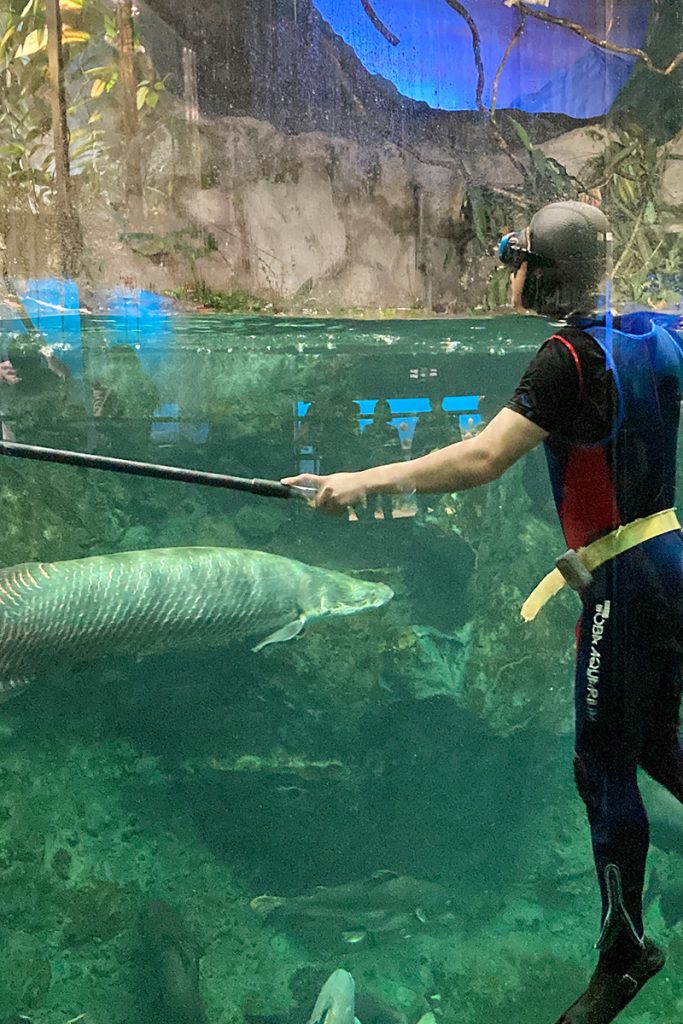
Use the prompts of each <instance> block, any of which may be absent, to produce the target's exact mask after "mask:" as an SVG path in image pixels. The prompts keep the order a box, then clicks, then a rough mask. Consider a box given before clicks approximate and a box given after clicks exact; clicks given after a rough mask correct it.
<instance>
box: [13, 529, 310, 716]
mask: <svg viewBox="0 0 683 1024" xmlns="http://www.w3.org/2000/svg"><path fill="white" fill-rule="evenodd" d="M314 573H321V576H322V575H324V571H322V570H318V569H315V568H313V567H310V566H306V565H304V564H303V563H299V562H295V561H293V560H291V559H287V558H282V557H280V556H277V555H270V554H266V553H264V552H258V551H243V550H240V549H232V548H168V549H157V550H152V551H134V552H123V553H119V554H113V555H101V556H96V557H92V558H83V559H75V560H73V561H69V562H45V563H42V562H41V563H38V562H34V563H26V564H24V565H18V566H13V567H11V568H9V569H5V570H3V571H0V685H4V687H5V689H6V690H9V691H11V690H13V689H15V688H16V687H17V686H19V685H22V684H23V683H25V682H27V681H28V680H29V678H30V676H32V675H35V673H36V672H37V671H39V670H40V669H42V668H44V667H46V666H48V665H53V664H55V663H59V662H60V660H66V659H68V660H70V661H71V660H73V661H77V660H91V659H93V658H97V657H101V656H103V655H107V654H138V655H146V654H159V653H163V652H165V651H169V650H197V649H202V648H205V647H219V646H223V645H225V644H226V643H229V642H230V641H233V640H240V639H245V638H247V637H249V636H258V637H259V639H263V637H265V636H267V635H269V634H270V633H271V632H273V631H275V630H277V629H279V628H281V627H282V626H284V625H285V624H286V623H288V622H291V621H293V620H294V619H296V618H297V617H298V616H299V615H301V614H303V613H304V609H302V608H301V607H300V603H299V594H300V583H301V579H302V576H303V575H305V574H314ZM6 695H9V694H6ZM2 697H3V693H2V690H0V699H2Z"/></svg>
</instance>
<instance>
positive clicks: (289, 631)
mask: <svg viewBox="0 0 683 1024" xmlns="http://www.w3.org/2000/svg"><path fill="white" fill-rule="evenodd" d="M303 628H304V620H303V619H301V618H299V619H294V621H293V622H288V623H287V624H286V625H285V626H281V628H280V629H276V630H275V632H274V633H271V634H270V636H267V637H266V638H265V640H261V642H260V643H258V644H256V647H252V651H260V650H261V649H262V648H263V647H267V646H268V644H282V643H284V642H285V641H286V640H293V639H294V637H295V636H298V635H299V633H300V632H301V631H302V629H303Z"/></svg>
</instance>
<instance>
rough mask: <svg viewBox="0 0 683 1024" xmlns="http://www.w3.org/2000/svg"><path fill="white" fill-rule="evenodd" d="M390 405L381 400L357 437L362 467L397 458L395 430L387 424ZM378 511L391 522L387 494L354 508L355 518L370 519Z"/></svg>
mask: <svg viewBox="0 0 683 1024" xmlns="http://www.w3.org/2000/svg"><path fill="white" fill-rule="evenodd" d="M391 418H392V416H391V406H390V405H389V403H388V402H387V400H386V399H385V398H380V399H379V401H378V402H376V403H375V408H374V410H373V413H372V422H371V423H368V424H367V426H366V427H365V428H364V430H363V433H362V434H361V436H360V447H359V456H360V460H359V461H361V462H362V463H363V465H365V466H381V465H383V464H384V463H385V462H386V461H387V459H391V458H392V456H393V457H394V458H397V457H398V458H400V455H401V439H400V437H399V433H398V430H397V429H396V427H395V426H394V424H393V423H392V422H391ZM380 509H381V511H382V515H383V517H384V518H385V519H393V517H394V510H393V503H392V499H391V495H390V494H377V495H375V496H374V497H371V498H370V500H369V502H368V504H367V506H366V508H365V509H363V508H362V506H360V505H359V506H358V508H357V509H356V512H357V513H358V515H359V518H361V519H364V518H367V517H370V518H373V519H374V516H375V511H376V510H380Z"/></svg>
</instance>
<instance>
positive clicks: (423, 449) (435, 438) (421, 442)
mask: <svg viewBox="0 0 683 1024" xmlns="http://www.w3.org/2000/svg"><path fill="white" fill-rule="evenodd" d="M456 436H457V428H456V425H455V423H454V422H453V420H452V418H451V417H450V416H449V415H448V413H447V412H446V411H445V409H444V407H443V404H442V403H441V402H437V401H434V402H432V411H431V412H430V413H427V414H426V415H425V414H423V415H421V416H420V418H419V420H418V421H417V423H416V425H415V432H414V434H413V443H412V444H411V446H410V454H411V456H412V457H413V458H414V459H415V458H420V456H422V455H428V454H429V453H430V452H433V451H436V450H438V449H439V448H444V447H445V446H446V445H448V444H452V443H453V441H455V440H456ZM431 501H432V498H431V497H430V496H429V495H428V494H418V495H417V506H418V508H419V509H420V510H421V511H422V512H426V511H427V510H428V508H429V505H430V502H431Z"/></svg>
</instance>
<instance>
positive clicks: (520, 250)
mask: <svg viewBox="0 0 683 1024" xmlns="http://www.w3.org/2000/svg"><path fill="white" fill-rule="evenodd" d="M528 237H529V229H528V228H524V229H523V230H522V231H509V232H508V233H507V235H503V237H502V238H501V240H500V242H499V243H498V259H499V260H500V262H501V263H504V264H505V266H506V267H510V269H511V270H512V271H513V272H514V271H517V270H519V268H520V267H521V265H522V263H524V261H525V260H527V259H528V258H529V256H531V250H530V249H529V247H528V245H529V243H528Z"/></svg>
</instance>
